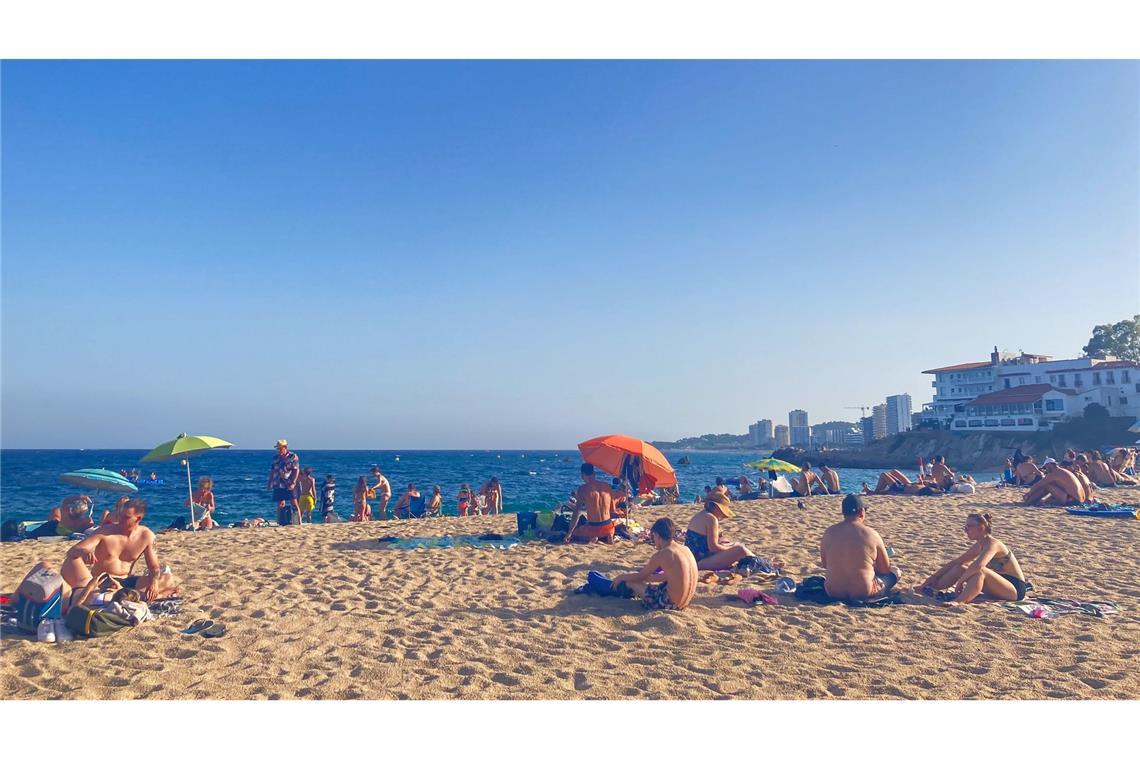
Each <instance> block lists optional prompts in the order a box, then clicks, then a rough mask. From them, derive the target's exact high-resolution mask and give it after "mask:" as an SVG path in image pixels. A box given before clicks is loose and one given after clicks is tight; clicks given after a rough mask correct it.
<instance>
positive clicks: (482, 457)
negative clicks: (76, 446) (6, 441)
mask: <svg viewBox="0 0 1140 760" xmlns="http://www.w3.org/2000/svg"><path fill="white" fill-rule="evenodd" d="M296 453H297V454H298V456H299V457H300V460H301V465H302V466H311V467H312V468H313V475H314V476H315V477H316V478H317V481H318V483H320V482H321V481H322V480H323V479H324V476H325V475H326V474H329V473H331V474H333V475H335V476H336V480H337V502H336V504H337V512H338V513H339V514H340V516H341V517H344V518H347V517H348V516H349V515H350V514H351V513H352V489H353V486H354V485H355V484H356V479H357V478H358V477H360V476H361V475H368V473H369V471H370V470H371V468H372V466H373V465H379V466H380V469H381V470H382V471H383V473H384V475H385V476H386V477H387V478H388V480H389V481H390V482H391V484H392V495H393V501H395V499H396V498H398V496H399V494H401V493H403V491H404V488H405V487H406V486H407V484H408V483H410V482H415V483H416V484H417V486H418V487H419V489H420V491H421V492H427V493H430V492H431V487H432V486H433V485H439V486H440V487H441V489H442V491H443V497H444V499H443V505H444V506H443V511H444V514H450V515H454V514H457V512H456V506H455V503H456V500H455V497H456V493H457V492H458V491H459V486H460V484H462V483H468V484H470V485H471V486H472V487H474V488H478V487H479V486H481V485H482V484H483V483H484V482H485V481H487V480H488V479H489V478H490V477H491V476H493V475H497V476H498V477H499V480H500V481H502V484H503V501H504V506H505V509H506V511H507V512H519V511H526V510H541V509H549V508H551V507H553V506H554V505H555V504H557V503H559V502H561V501H564V500H565V499H566V497H567V496H568V495H569V493H570V491H571V490H572V489H574V488H576V487H577V486H578V485H579V484H580V483H581V479H580V478H579V475H578V468H579V466H580V465H581V462H582V460H581V457H580V456H579V454H578V452H577V450H570V451H552V450H543V451H304V450H301V451H297V452H296ZM145 454H146V451H145V450H137V451H131V450H86V451H78V450H44V451H39V450H30V449H5V450H3V451H0V518H2V519H4V520H8V519H12V518H15V519H17V520H43V519H46V518H47V513H48V511H49V510H51V508H52V507H54V506H56V505H58V504H59V502H60V500H62V499H63V497H65V496H67V495H68V494H72V493H79V492H80V491H78V489H76V488H75V487H73V486H69V485H66V484H64V483H60V482H59V476H60V475H61V474H62V473H64V472H68V471H70V470H76V469H80V468H84V467H103V468H106V469H109V470H113V471H115V472H118V471H119V470H120V469H127V470H130V469H131V468H138V470H139V472H140V473H141V474H142V476H143V477H144V478H145V477H146V476H148V475H149V474H150V472H152V471H153V472H155V473H157V475H158V477H159V478H161V479H162V480H163V483H162V484H161V485H156V486H147V485H141V486H140V487H139V494H138V495H139V496H141V497H143V498H145V499H146V500H147V505H148V513H147V518H146V524H147V525H150V526H151V527H154V528H157V527H162V526H165V525H168V524H170V522H171V521H173V520H174V519H175V518H177V517H179V516H183V515H185V514H186V509H185V507H184V506H183V502H184V501H185V499H186V493H187V491H186V470H185V468H184V467H182V466H181V465H180V464H179V463H178V462H177V461H174V462H164V463H158V464H153V465H142V464H139V459H140V458H141V457H142V456H143V455H145ZM666 456H667V457H668V458H669V461H670V462H673V463H674V464H675V466H676V470H677V480H678V483H679V484H680V488H681V496H682V498H683V499H684V500H686V501H692V500H693V498H694V497H695V496H696V495H697V494H698V493H701V492H703V491H704V486H706V485H712V484H713V483H714V482H715V480H716V478H717V477H718V476H720V477H725V478H727V477H734V476H737V475H740V474H745V473H748V474H749V475H750V477H752V480H753V481H755V477H754V475H755V473H754V472H753V471H751V470H748V469H746V468H745V467H744V463H745V462H749V461H754V460H755V459H756V455H755V454H745V453H736V452H685V453H682V452H669V453H668V454H667V455H666ZM682 456H688V457H689V459H690V461H691V464H689V465H677V464H676V462H677V460H678V459H680V458H681V457H682ZM272 459H273V452H272V451H271V450H266V451H250V450H238V451H225V450H223V451H213V452H207V453H205V454H201V455H199V456H195V457H193V458H191V459H190V472H191V476H192V478H193V479H194V481H195V482H197V479H198V477H199V476H202V475H209V476H210V477H212V478H213V479H214V494H215V501H216V503H217V514H216V516H217V519H218V521H219V522H220V523H222V524H227V523H230V522H235V521H237V520H240V519H242V518H245V517H257V516H261V517H265V518H269V519H273V518H274V517H275V516H276V505H275V503H274V502H272V500H271V495H270V492H269V491H268V490H267V489H266V487H265V484H266V480H267V478H268V475H269V467H270V463H271V462H272ZM877 477H878V473H877V472H872V471H870V470H858V469H849V470H839V479H840V485H841V486H842V488H843V490H844V491H855V490H858V489H859V487H860V485H861V484H862V482H863V481H869V482H870V483H871V484H872V485H873V484H874V483H875V480H876V479H877ZM370 482H371V481H370ZM87 493H89V494H91V495H92V496H93V497H94V499H95V510H94V512H95V519H96V520H97V519H98V518H99V515H100V514H101V513H102V510H103V509H104V508H106V507H109V506H111V505H113V504H114V503H115V500H116V498H117V495H116V494H110V493H106V492H101V493H91V492H87ZM318 508H319V507H318Z"/></svg>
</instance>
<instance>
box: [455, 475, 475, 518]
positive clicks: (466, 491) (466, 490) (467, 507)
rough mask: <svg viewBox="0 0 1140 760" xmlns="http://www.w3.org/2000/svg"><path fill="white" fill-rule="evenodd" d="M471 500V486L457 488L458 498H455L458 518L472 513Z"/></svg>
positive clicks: (464, 485)
mask: <svg viewBox="0 0 1140 760" xmlns="http://www.w3.org/2000/svg"><path fill="white" fill-rule="evenodd" d="M471 499H472V494H471V486H469V485H467V484H466V483H464V484H463V485H461V486H459V496H458V497H457V498H456V502H457V506H458V508H459V516H460V517H467V515H468V514H470V513H472V504H471Z"/></svg>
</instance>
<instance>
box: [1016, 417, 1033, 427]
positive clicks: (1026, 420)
mask: <svg viewBox="0 0 1140 760" xmlns="http://www.w3.org/2000/svg"><path fill="white" fill-rule="evenodd" d="M1017 424H1018V425H1020V426H1030V425H1032V424H1033V418H1031V417H1021V418H1020V419H1018V420H1017Z"/></svg>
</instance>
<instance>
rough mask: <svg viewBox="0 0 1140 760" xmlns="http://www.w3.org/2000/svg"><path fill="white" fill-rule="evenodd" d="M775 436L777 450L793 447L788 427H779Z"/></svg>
mask: <svg viewBox="0 0 1140 760" xmlns="http://www.w3.org/2000/svg"><path fill="white" fill-rule="evenodd" d="M774 434H775V436H776V448H778V449H782V448H786V447H787V446H791V445H792V438H791V436H790V435H789V434H788V426H787V425H777V426H776V429H775V431H774Z"/></svg>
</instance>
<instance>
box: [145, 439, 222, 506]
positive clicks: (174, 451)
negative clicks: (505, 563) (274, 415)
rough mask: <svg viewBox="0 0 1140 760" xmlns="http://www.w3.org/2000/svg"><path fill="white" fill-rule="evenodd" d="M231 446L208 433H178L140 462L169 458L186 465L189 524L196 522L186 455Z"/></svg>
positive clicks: (160, 460) (162, 460) (156, 447)
mask: <svg viewBox="0 0 1140 760" xmlns="http://www.w3.org/2000/svg"><path fill="white" fill-rule="evenodd" d="M231 446H233V444H232V443H230V442H229V441H223V440H222V439H221V438H214V437H213V436H210V435H186V434H185V433H179V434H178V437H177V438H175V439H174V440H171V441H167V442H166V443H160V444H159V445H157V446H155V447H154V448H153V449H152V450H151V451H150V453H149V454H147V455H146V456H145V457H143V458H142V459H140V460H139V461H140V462H167V461H170V460H171V459H181V460H182V464H184V465H186V487H187V489H189V491H190V524H194V523H195V522H197V521H196V520H195V519H194V486H193V485H192V483H191V481H190V460H189V459H187V457H191V456H194V455H195V454H201V453H202V452H203V451H211V450H212V449H228V448H230V447H231Z"/></svg>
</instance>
